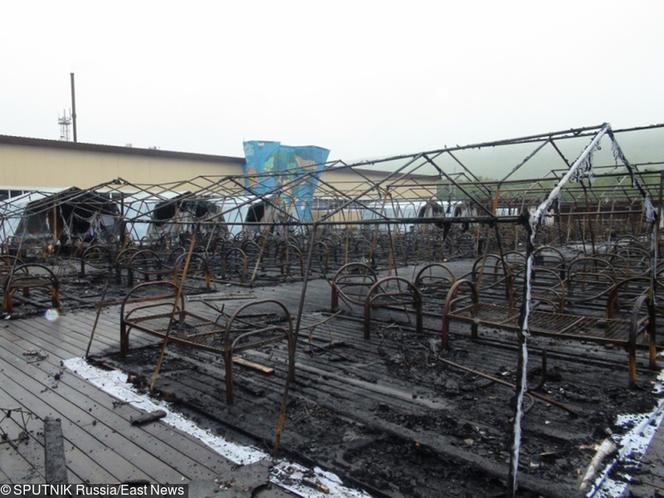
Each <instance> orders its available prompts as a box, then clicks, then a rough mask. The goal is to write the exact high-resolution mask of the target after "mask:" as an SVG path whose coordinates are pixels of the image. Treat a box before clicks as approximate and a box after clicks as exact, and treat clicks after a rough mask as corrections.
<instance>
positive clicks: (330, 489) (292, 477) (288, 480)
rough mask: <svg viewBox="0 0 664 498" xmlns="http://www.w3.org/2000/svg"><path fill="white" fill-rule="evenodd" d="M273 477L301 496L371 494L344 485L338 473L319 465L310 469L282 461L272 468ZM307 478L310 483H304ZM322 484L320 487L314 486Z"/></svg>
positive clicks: (366, 497)
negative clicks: (328, 470)
mask: <svg viewBox="0 0 664 498" xmlns="http://www.w3.org/2000/svg"><path fill="white" fill-rule="evenodd" d="M272 475H273V477H275V478H277V479H279V485H280V486H281V487H282V488H284V489H287V490H288V491H291V492H292V493H295V494H297V495H299V496H306V497H307V498H328V497H330V496H334V497H339V498H369V497H370V495H368V494H367V493H365V492H364V491H360V490H358V489H352V488H348V487H346V486H344V485H343V484H342V482H341V479H339V477H338V476H337V475H336V474H333V473H331V472H326V471H324V470H323V469H321V468H319V467H315V468H314V469H313V470H309V469H308V468H306V467H303V466H302V465H299V464H294V463H289V462H280V463H279V464H277V465H275V466H274V467H273V469H272ZM305 479H307V480H308V482H309V483H310V484H303V481H304V480H305ZM314 484H321V485H322V486H321V487H320V488H318V489H316V488H314V487H312V485H314Z"/></svg>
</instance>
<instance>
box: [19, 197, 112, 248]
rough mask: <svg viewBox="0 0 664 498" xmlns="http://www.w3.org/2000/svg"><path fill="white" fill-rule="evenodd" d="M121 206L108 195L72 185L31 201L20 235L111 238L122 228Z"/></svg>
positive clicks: (70, 239) (70, 238)
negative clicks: (120, 226) (120, 224)
mask: <svg viewBox="0 0 664 498" xmlns="http://www.w3.org/2000/svg"><path fill="white" fill-rule="evenodd" d="M119 215H120V210H119V208H118V206H117V204H116V203H115V202H114V201H113V200H111V199H110V197H109V196H107V195H105V194H103V193H99V192H94V191H84V190H81V189H79V188H77V187H72V188H69V189H67V190H64V191H62V192H58V193H56V194H53V195H51V196H48V197H46V198H44V199H40V200H37V201H33V202H30V203H29V204H28V205H27V206H26V208H25V211H24V213H23V216H22V218H21V221H20V223H19V226H18V229H17V235H19V236H21V235H23V234H25V236H26V237H29V238H52V239H55V240H59V241H61V242H63V243H64V242H71V241H72V240H74V239H81V240H85V241H92V240H98V239H102V240H110V239H112V238H113V237H114V236H115V235H117V231H118V229H119V224H118V222H117V220H118V217H119Z"/></svg>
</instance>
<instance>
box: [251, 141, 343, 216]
mask: <svg viewBox="0 0 664 498" xmlns="http://www.w3.org/2000/svg"><path fill="white" fill-rule="evenodd" d="M329 154H330V151H329V150H328V149H324V148H322V147H316V146H313V145H307V146H290V145H281V143H280V142H261V141H256V140H252V141H249V142H244V156H245V163H244V175H245V177H244V178H245V186H246V187H247V188H248V189H250V190H251V191H252V192H253V193H255V194H259V195H263V194H266V193H268V192H274V195H275V196H278V197H279V198H280V199H281V201H283V202H284V203H285V204H286V205H287V206H289V207H293V208H294V210H295V212H294V213H293V215H296V216H297V217H298V219H300V220H302V221H311V204H312V201H313V196H314V192H315V191H316V187H317V186H318V181H319V179H320V174H321V172H322V171H323V168H324V167H325V161H327V157H328V155H329ZM307 174H309V176H307V178H304V179H302V180H301V181H297V179H298V178H301V177H303V176H304V175H307ZM282 185H283V186H284V188H283V189H279V188H278V187H279V186H282Z"/></svg>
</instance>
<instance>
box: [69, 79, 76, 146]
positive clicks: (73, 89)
mask: <svg viewBox="0 0 664 498" xmlns="http://www.w3.org/2000/svg"><path fill="white" fill-rule="evenodd" d="M69 76H70V78H71V119H72V124H73V125H74V142H78V137H77V135H76V87H75V85H74V73H69Z"/></svg>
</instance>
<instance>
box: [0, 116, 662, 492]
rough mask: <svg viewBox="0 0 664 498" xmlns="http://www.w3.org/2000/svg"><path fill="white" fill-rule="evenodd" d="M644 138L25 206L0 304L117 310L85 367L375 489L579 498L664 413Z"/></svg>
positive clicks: (18, 202) (0, 224) (583, 137)
mask: <svg viewBox="0 0 664 498" xmlns="http://www.w3.org/2000/svg"><path fill="white" fill-rule="evenodd" d="M658 130H661V127H660V126H651V127H643V128H634V129H628V130H615V131H614V130H612V129H611V127H610V126H609V125H608V124H602V125H600V126H594V127H586V128H578V129H571V130H565V131H558V132H549V133H543V134H538V135H532V136H526V137H520V138H515V139H510V140H500V141H495V142H487V143H480V144H471V145H467V146H455V147H445V148H443V149H439V150H433V151H426V152H419V153H416V154H410V155H403V156H395V157H390V158H385V159H380V160H373V161H364V162H360V163H356V164H346V163H344V162H342V161H332V162H330V163H327V164H326V165H325V168H324V170H323V174H322V176H321V177H320V178H316V189H315V192H314V193H313V195H312V196H311V198H310V199H307V200H306V201H305V202H304V203H303V199H302V198H301V197H300V196H299V194H298V192H299V191H298V188H297V187H298V186H299V185H301V184H303V183H304V182H307V181H311V178H312V176H314V175H316V173H315V171H314V169H311V170H307V169H306V168H303V169H302V170H301V171H299V172H298V174H289V175H283V177H279V178H277V181H276V182H273V183H274V184H276V185H277V186H276V187H275V188H273V189H271V190H270V191H269V192H267V193H265V192H261V193H259V192H257V191H256V190H255V189H254V188H253V187H252V185H255V184H256V183H257V182H258V183H260V176H261V175H256V176H257V178H253V179H252V180H253V181H246V180H247V179H246V178H242V177H233V176H225V177H210V176H201V177H197V178H193V179H187V180H183V181H181V182H174V183H170V184H160V185H145V184H133V183H131V182H128V181H125V180H123V179H116V180H113V181H110V182H108V183H104V184H101V185H97V186H95V187H92V188H89V189H79V188H75V187H72V188H69V189H65V190H62V191H60V192H57V193H46V192H32V193H29V194H25V195H24V196H21V197H19V198H15V199H11V200H10V201H7V202H4V203H3V204H2V205H0V239H1V240H2V255H0V268H1V269H0V271H1V273H2V282H3V287H2V291H3V312H4V313H5V317H6V318H21V317H27V316H30V315H34V314H36V313H43V312H44V311H46V310H53V309H57V310H58V311H64V312H73V311H75V310H79V309H84V308H90V309H95V308H96V310H97V313H100V312H101V311H102V310H105V311H104V312H105V313H114V314H115V316H117V322H118V334H117V337H118V342H117V347H115V348H111V349H110V350H109V351H108V352H107V354H104V355H102V356H96V357H94V358H90V361H93V362H95V363H97V364H104V365H106V366H110V367H113V368H117V369H121V370H123V371H126V372H128V373H129V374H130V378H131V379H132V380H133V382H134V383H135V384H136V385H137V386H139V387H140V388H144V389H145V390H146V391H149V392H150V393H151V394H152V395H154V396H159V397H162V398H164V399H167V400H170V401H172V402H173V403H174V404H175V406H177V407H178V409H179V410H181V411H183V412H185V413H187V414H189V415H190V416H192V417H195V418H196V419H197V420H199V421H200V422H201V424H204V425H206V426H209V427H213V428H215V429H216V430H219V431H224V432H226V433H228V434H234V433H237V434H242V435H243V437H250V438H252V439H253V440H255V441H256V442H257V444H265V445H268V446H269V447H270V448H271V449H272V451H274V452H275V453H281V454H286V455H288V456H289V457H290V458H293V459H296V460H299V461H302V462H307V463H313V464H315V465H318V466H320V467H322V468H324V469H328V470H331V471H333V472H335V473H337V474H338V475H340V476H341V477H342V478H343V479H344V480H345V481H347V482H348V483H350V484H352V485H355V486H359V487H361V488H363V489H365V490H367V491H368V492H369V493H372V494H375V495H377V496H442V495H445V496H470V495H473V496H481V495H487V496H514V495H524V496H570V493H571V495H580V494H585V493H589V492H590V493H591V492H592V490H593V489H594V488H593V487H594V486H595V484H596V481H595V479H596V478H597V477H598V476H599V472H600V470H601V469H596V472H595V473H593V474H592V475H591V476H590V477H589V476H588V469H589V467H590V466H591V462H592V461H593V458H594V457H595V455H596V450H597V448H598V447H599V446H600V445H601V443H602V442H603V441H604V440H605V439H606V438H607V436H608V435H609V434H611V433H616V432H618V433H619V432H620V431H621V430H624V429H623V428H621V427H618V426H617V425H616V416H617V415H619V414H624V413H645V412H649V411H651V410H652V409H653V408H654V407H655V405H656V403H657V397H656V395H655V394H653V392H652V385H653V383H654V382H655V380H656V377H657V373H658V352H657V342H658V341H657V328H658V327H657V325H658V324H659V323H662V320H663V316H664V315H663V314H662V313H663V312H662V305H661V302H662V299H661V296H660V295H659V294H661V291H660V289H661V288H662V285H664V277H662V271H664V270H663V268H664V267H663V266H662V264H663V263H662V261H663V260H662V257H661V256H660V254H661V247H660V240H661V239H660V228H661V225H662V213H661V211H662V190H663V185H664V176H663V175H664V170H663V169H662V164H664V162H661V161H660V160H661V159H662V158H658V157H644V155H643V154H642V151H640V150H637V151H628V150H624V149H623V148H622V147H621V144H622V143H623V138H628V137H630V136H635V135H639V134H648V133H653V132H657V131H658ZM506 151H509V154H507V153H506ZM631 154H633V155H634V156H635V159H632V158H631ZM515 155H519V157H521V160H519V161H518V162H516V163H515V164H512V163H507V162H506V161H507V159H506V158H510V157H511V158H513V157H514V156H515ZM474 164H489V165H490V166H491V167H490V169H489V171H491V172H492V173H493V172H498V173H496V174H492V179H487V178H485V177H480V176H479V175H477V174H476V173H474V172H473V171H474V168H473V165H474ZM478 169H479V168H478ZM376 171H383V172H385V173H383V174H382V176H380V179H376V178H378V177H377V176H376V175H375V174H374V173H375V172H376ZM484 171H486V169H484ZM331 173H334V175H332V174H331ZM273 176H274V175H273ZM276 176H278V175H276ZM496 178H498V179H496ZM137 335H147V336H150V337H153V338H154V340H153V342H152V343H151V344H150V345H147V346H146V345H140V346H137V345H136V344H135V341H134V338H135V337H136V336H137Z"/></svg>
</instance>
